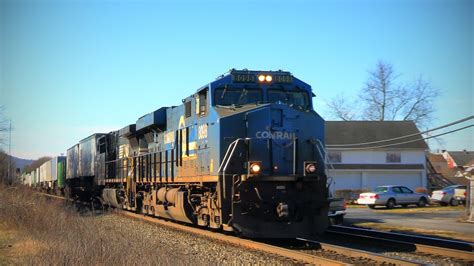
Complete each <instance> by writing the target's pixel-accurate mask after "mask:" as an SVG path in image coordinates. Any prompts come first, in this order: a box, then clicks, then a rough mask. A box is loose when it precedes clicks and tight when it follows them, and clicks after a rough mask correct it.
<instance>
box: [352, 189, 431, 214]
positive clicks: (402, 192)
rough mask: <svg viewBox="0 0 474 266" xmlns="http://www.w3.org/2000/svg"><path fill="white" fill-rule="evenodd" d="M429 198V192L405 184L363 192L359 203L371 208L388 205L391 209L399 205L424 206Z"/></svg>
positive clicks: (358, 200)
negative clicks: (416, 190) (419, 190)
mask: <svg viewBox="0 0 474 266" xmlns="http://www.w3.org/2000/svg"><path fill="white" fill-rule="evenodd" d="M429 200H430V197H429V196H428V195H427V194H424V193H416V192H413V190H411V189H409V188H407V187H404V186H379V187H376V188H375V189H374V191H373V192H367V193H361V194H360V195H359V199H357V204H361V205H367V206H369V208H371V209H373V208H375V206H386V207H387V209H391V208H393V207H395V206H397V205H402V206H403V207H406V206H408V205H409V204H416V205H417V206H418V207H424V206H426V204H427V203H428V202H429Z"/></svg>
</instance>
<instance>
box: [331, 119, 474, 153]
mask: <svg viewBox="0 0 474 266" xmlns="http://www.w3.org/2000/svg"><path fill="white" fill-rule="evenodd" d="M473 118H474V115H472V116H468V117H466V118H463V119H460V120H457V121H454V122H452V123H449V124H446V125H442V126H439V127H436V128H433V129H428V130H425V131H423V132H418V133H413V134H410V135H405V136H401V137H396V138H392V139H384V140H377V141H371V142H363V143H351V144H329V145H326V147H346V146H362V145H367V144H375V143H381V142H388V141H392V140H399V139H405V138H409V137H413V136H417V135H421V134H426V133H428V132H431V131H435V130H439V129H443V128H446V127H450V126H452V125H456V124H459V123H462V122H465V121H468V120H471V119H473Z"/></svg>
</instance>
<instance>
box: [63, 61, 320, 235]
mask: <svg viewBox="0 0 474 266" xmlns="http://www.w3.org/2000/svg"><path fill="white" fill-rule="evenodd" d="M313 96H314V95H313V93H312V90H311V86H310V85H308V84H306V83H304V82H303V81H301V80H299V79H297V78H295V77H294V76H292V75H291V74H290V73H289V72H284V71H250V70H246V69H244V70H234V69H233V70H231V71H230V72H229V73H227V74H225V75H223V76H221V77H219V78H217V79H216V80H215V81H213V82H211V83H209V84H207V85H205V86H203V87H201V88H200V89H198V90H197V92H196V93H195V94H193V95H191V96H189V97H186V98H184V99H183V100H182V104H180V105H178V106H172V107H163V108H160V109H158V110H156V111H154V112H152V113H149V114H147V115H145V116H143V117H140V118H139V119H138V120H137V121H136V124H132V125H129V126H126V127H124V128H122V129H120V130H117V131H114V132H110V133H108V134H94V135H92V136H90V137H88V138H86V139H84V140H82V141H81V142H79V144H77V145H75V146H73V147H72V148H70V149H69V150H68V152H67V174H66V183H67V185H68V186H67V187H68V189H67V191H68V194H69V195H71V196H73V197H79V198H89V199H90V198H92V199H98V200H100V201H101V202H102V204H105V205H109V206H113V207H117V208H124V209H128V210H132V211H137V212H143V213H145V214H148V215H152V216H158V217H162V218H166V219H171V220H176V221H180V222H185V223H191V224H196V225H199V226H203V227H208V228H213V229H219V230H225V231H233V232H235V233H236V234H238V235H242V236H244V237H251V238H294V237H311V236H314V235H316V234H318V233H320V232H322V231H324V230H325V229H326V227H327V221H328V218H327V213H328V191H327V187H326V175H325V165H324V160H323V158H324V120H323V119H322V118H321V117H320V116H319V115H318V114H317V113H316V112H315V111H314V109H313V106H312V101H311V99H312V97H313Z"/></svg>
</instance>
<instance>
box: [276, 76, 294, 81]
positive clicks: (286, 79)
mask: <svg viewBox="0 0 474 266" xmlns="http://www.w3.org/2000/svg"><path fill="white" fill-rule="evenodd" d="M273 81H274V82H275V83H293V76H291V75H275V76H273Z"/></svg>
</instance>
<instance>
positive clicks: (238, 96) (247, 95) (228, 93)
mask: <svg viewBox="0 0 474 266" xmlns="http://www.w3.org/2000/svg"><path fill="white" fill-rule="evenodd" d="M214 97H215V99H214V100H215V103H216V105H245V104H255V103H258V102H262V100H263V99H262V90H261V89H232V88H221V89H216V92H215V96H214Z"/></svg>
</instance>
